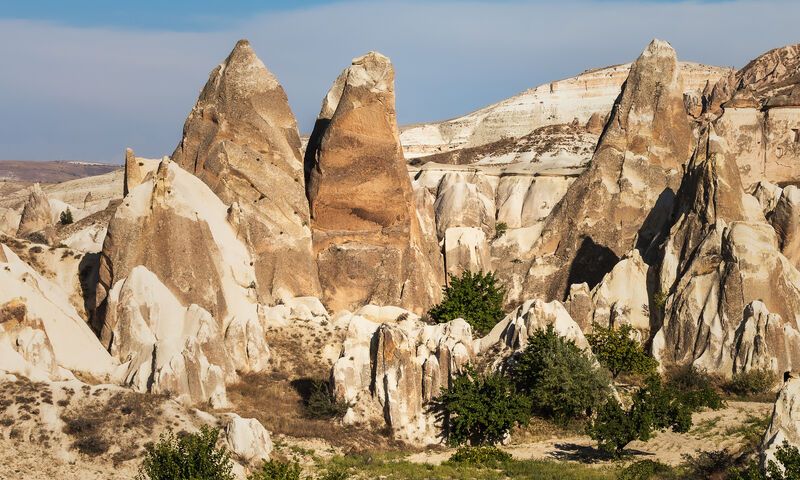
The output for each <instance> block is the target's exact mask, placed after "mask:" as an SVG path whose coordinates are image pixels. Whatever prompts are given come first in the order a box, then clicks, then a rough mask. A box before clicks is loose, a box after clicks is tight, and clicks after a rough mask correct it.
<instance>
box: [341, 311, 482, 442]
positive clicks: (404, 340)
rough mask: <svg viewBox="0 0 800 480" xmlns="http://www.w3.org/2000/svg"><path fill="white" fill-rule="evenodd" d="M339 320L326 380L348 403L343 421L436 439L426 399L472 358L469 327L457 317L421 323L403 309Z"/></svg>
mask: <svg viewBox="0 0 800 480" xmlns="http://www.w3.org/2000/svg"><path fill="white" fill-rule="evenodd" d="M339 322H341V323H342V324H345V325H346V326H347V334H346V337H345V341H344V344H343V345H342V353H341V356H340V357H339V359H338V360H337V361H336V363H335V364H334V366H333V369H332V371H331V381H332V383H333V393H334V395H335V396H336V398H337V399H339V400H343V401H345V402H347V403H348V404H350V405H351V407H350V408H349V409H348V411H347V414H346V415H345V417H344V422H345V423H368V422H380V423H383V422H385V423H386V425H388V426H389V427H390V428H391V429H392V431H393V433H394V435H395V437H396V438H399V439H401V440H404V441H406V442H409V443H411V444H415V445H426V444H429V443H438V442H439V441H440V438H439V434H440V430H439V427H437V425H436V418H435V415H434V414H433V413H432V412H429V411H428V409H427V407H426V402H428V401H429V400H432V399H433V398H435V397H437V396H438V395H439V392H440V391H441V389H442V388H447V387H449V386H450V382H451V380H452V379H453V377H454V376H455V374H456V373H458V372H459V371H460V370H461V368H462V367H463V366H464V365H466V364H467V363H469V362H470V361H471V360H472V358H473V347H472V329H471V328H470V326H469V325H468V324H467V323H466V322H465V321H463V320H461V319H457V320H453V321H452V322H448V323H445V324H439V325H426V324H424V323H422V322H420V321H419V319H418V318H416V317H414V316H412V315H409V314H408V313H406V314H404V315H401V316H400V317H398V318H397V319H396V321H387V322H384V323H376V322H373V321H371V320H368V319H366V318H364V317H362V316H360V315H349V316H345V317H342V318H340V319H339Z"/></svg>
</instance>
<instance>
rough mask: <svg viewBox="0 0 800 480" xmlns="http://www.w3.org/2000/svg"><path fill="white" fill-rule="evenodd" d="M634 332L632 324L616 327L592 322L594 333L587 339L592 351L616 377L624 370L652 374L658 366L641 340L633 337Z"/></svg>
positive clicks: (587, 336) (645, 374)
mask: <svg viewBox="0 0 800 480" xmlns="http://www.w3.org/2000/svg"><path fill="white" fill-rule="evenodd" d="M632 333H633V328H631V326H630V325H622V326H621V327H619V328H618V329H614V328H613V327H609V328H605V327H603V326H601V325H598V324H597V323H592V333H591V334H589V335H586V340H588V341H589V345H591V346H592V353H594V355H595V356H596V357H597V360H598V361H599V362H600V364H601V365H603V366H604V367H606V368H607V369H608V370H609V371H610V372H611V375H613V377H614V378H617V376H618V375H619V374H620V373H623V372H624V373H629V374H634V375H642V376H650V375H652V374H654V373H655V372H656V368H658V362H657V361H656V360H655V359H654V358H652V357H650V356H648V355H647V353H646V352H645V351H644V349H643V348H642V346H641V345H639V342H637V341H636V340H634V339H633V338H631V334H632Z"/></svg>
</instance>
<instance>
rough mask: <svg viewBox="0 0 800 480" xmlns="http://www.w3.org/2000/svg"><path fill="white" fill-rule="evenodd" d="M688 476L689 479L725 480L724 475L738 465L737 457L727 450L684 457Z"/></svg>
mask: <svg viewBox="0 0 800 480" xmlns="http://www.w3.org/2000/svg"><path fill="white" fill-rule="evenodd" d="M683 460H684V461H683V464H684V466H685V468H686V470H687V471H686V476H687V477H689V478H713V477H715V476H716V477H717V478H724V477H720V475H724V474H725V473H726V472H727V471H728V470H730V469H731V468H732V467H733V466H734V465H735V464H736V457H735V456H734V455H733V454H731V452H729V451H728V449H727V448H725V449H722V450H715V451H711V452H700V453H698V454H697V455H687V454H684V455H683Z"/></svg>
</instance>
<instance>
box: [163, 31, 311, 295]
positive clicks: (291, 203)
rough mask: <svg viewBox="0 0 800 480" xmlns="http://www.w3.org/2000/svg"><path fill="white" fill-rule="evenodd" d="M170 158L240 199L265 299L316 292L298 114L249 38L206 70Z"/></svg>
mask: <svg viewBox="0 0 800 480" xmlns="http://www.w3.org/2000/svg"><path fill="white" fill-rule="evenodd" d="M172 160H173V161H174V162H176V163H177V164H178V165H180V166H181V167H183V168H185V169H186V170H188V171H189V172H191V173H193V174H194V175H196V176H197V177H198V178H200V179H201V180H203V181H204V182H205V183H206V184H207V185H208V186H209V187H210V188H211V190H213V191H214V193H215V194H217V195H218V196H219V198H220V200H222V202H223V203H224V204H225V205H227V206H232V205H233V204H234V203H235V204H237V207H235V210H236V211H237V216H238V223H237V231H236V235H237V237H238V238H239V239H241V241H242V242H244V243H245V244H246V245H247V247H248V249H249V251H250V252H251V254H252V256H253V262H254V263H253V264H254V269H255V273H256V288H255V290H256V292H258V294H259V297H260V298H261V299H262V301H263V302H264V303H268V302H271V301H274V300H277V299H283V298H289V297H293V296H298V295H318V294H319V282H318V276H317V267H316V265H315V264H314V256H313V255H312V250H311V230H310V228H309V215H308V202H307V200H306V196H305V187H304V178H303V162H302V158H301V154H300V136H299V134H298V132H297V122H296V120H295V118H294V116H293V115H292V112H291V110H290V108H289V104H288V102H287V99H286V94H285V93H284V91H283V88H281V86H280V84H278V81H277V80H276V79H275V77H274V76H273V75H272V74H271V73H270V72H269V71H268V70H267V69H266V67H265V66H264V64H263V63H262V62H261V60H259V59H258V57H256V54H255V53H254V52H253V50H252V48H251V47H250V44H249V43H248V42H247V40H240V41H239V42H238V43H237V44H236V46H235V47H234V49H233V51H232V52H231V53H230V55H229V56H228V58H226V59H225V61H223V62H222V63H221V64H220V65H219V66H218V67H217V68H216V69H214V70H213V71H212V72H211V74H210V75H209V80H208V83H206V85H205V87H204V88H203V90H202V92H200V97H199V98H198V99H197V103H196V104H195V106H194V108H193V109H192V112H191V113H190V114H189V116H188V118H187V119H186V124H185V125H184V127H183V138H182V139H181V142H180V144H178V147H177V148H176V149H175V152H174V153H173V154H172ZM231 208H234V207H231Z"/></svg>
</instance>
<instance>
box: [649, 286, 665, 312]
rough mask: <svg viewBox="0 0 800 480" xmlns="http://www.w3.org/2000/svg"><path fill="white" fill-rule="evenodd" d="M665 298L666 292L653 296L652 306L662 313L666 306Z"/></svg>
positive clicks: (659, 292)
mask: <svg viewBox="0 0 800 480" xmlns="http://www.w3.org/2000/svg"><path fill="white" fill-rule="evenodd" d="M667 297H669V294H668V293H667V292H663V291H660V290H659V291H658V292H656V293H654V294H653V305H655V306H656V308H658V309H659V310H661V311H662V312H663V311H664V307H666V306H667Z"/></svg>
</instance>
